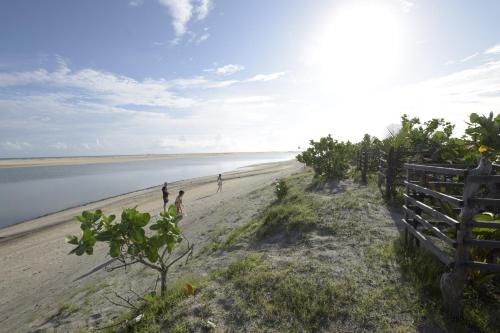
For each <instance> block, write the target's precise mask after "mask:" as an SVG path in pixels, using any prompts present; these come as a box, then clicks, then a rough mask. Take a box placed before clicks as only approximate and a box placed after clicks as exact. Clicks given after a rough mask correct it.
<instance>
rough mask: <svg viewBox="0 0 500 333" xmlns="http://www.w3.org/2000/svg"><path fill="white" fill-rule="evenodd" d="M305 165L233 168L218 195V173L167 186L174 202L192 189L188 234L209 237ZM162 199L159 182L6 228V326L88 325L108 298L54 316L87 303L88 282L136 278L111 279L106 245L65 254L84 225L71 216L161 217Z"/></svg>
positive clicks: (0, 288) (1, 256) (1, 257)
mask: <svg viewBox="0 0 500 333" xmlns="http://www.w3.org/2000/svg"><path fill="white" fill-rule="evenodd" d="M299 168H300V165H299V164H298V163H297V162H294V161H289V162H279V163H268V164H262V165H258V166H254V167H249V168H245V169H240V170H238V171H235V172H231V173H227V174H225V175H224V179H225V180H224V187H223V192H222V193H219V194H215V191H216V190H217V184H216V181H215V180H216V177H215V176H214V177H203V178H197V179H192V180H187V181H182V182H178V183H175V184H172V186H171V187H170V188H169V191H170V193H172V194H171V196H172V198H171V200H172V201H173V200H174V199H175V195H174V194H175V193H177V191H178V190H179V189H181V188H182V189H184V190H185V191H186V194H185V196H184V203H185V207H186V212H187V213H188V216H187V217H185V218H184V219H183V220H182V221H181V227H182V229H183V232H184V233H185V235H186V236H188V237H189V238H190V239H191V240H192V241H193V242H195V243H198V244H202V243H203V242H205V243H206V242H207V238H208V234H209V232H210V231H211V230H214V229H215V228H220V227H224V224H225V223H226V224H227V223H233V224H234V223H235V221H238V220H239V219H243V218H242V217H238V218H236V217H235V214H241V216H243V217H248V216H251V214H253V213H254V211H255V210H256V209H257V208H258V207H257V206H259V205H260V206H262V205H265V204H267V203H268V202H267V201H268V200H270V198H263V199H262V200H261V201H259V202H257V203H252V204H251V205H253V206H251V205H250V204H249V199H248V198H252V197H255V193H257V196H258V193H259V192H256V191H258V190H260V189H263V188H267V187H268V186H269V185H270V184H272V182H273V181H274V180H275V179H276V178H278V177H283V176H286V175H289V174H291V173H293V172H294V171H296V170H298V169H299ZM268 192H269V191H268ZM254 201H255V200H254ZM266 202H267V203H266ZM162 205H163V202H162V197H161V191H160V187H157V188H154V189H148V190H143V191H138V192H134V193H131V194H127V195H123V196H119V197H115V198H111V199H107V200H103V201H100V202H97V203H93V204H89V205H85V206H82V207H78V208H73V209H69V210H66V211H62V212H59V213H55V214H52V215H48V216H45V217H42V218H38V219H35V220H32V221H29V222H25V223H22V224H18V225H14V226H11V227H8V228H5V229H0V281H1V284H0V295H1V297H0V327H1V329H0V331H2V332H26V331H34V330H36V329H37V328H53V327H55V326H56V327H57V326H58V325H62V326H61V328H62V327H65V328H64V329H63V330H62V331H65V330H67V329H68V327H73V328H74V327H75V326H74V325H76V324H78V325H77V326H80V327H81V326H82V325H83V326H85V322H82V321H85V320H87V319H86V318H89V317H93V318H98V317H100V316H101V314H102V313H104V312H106V309H107V308H106V307H108V308H109V304H102V308H97V313H96V310H95V309H96V308H95V306H96V305H95V304H94V306H93V310H92V311H93V313H94V314H93V315H91V313H86V312H84V311H80V313H79V316H80V318H81V320H82V321H80V322H79V323H76V324H75V323H73V322H72V323H70V324H67V323H61V322H59V321H60V320H63V319H64V318H63V319H61V318H58V319H57V320H56V319H54V315H55V313H57V311H58V308H60V307H61V305H62V304H66V302H68V300H70V302H72V303H74V302H80V303H81V304H83V302H84V300H85V299H84V298H85V297H84V296H85V293H84V292H82V290H85V288H86V286H94V287H95V286H96V285H99V283H102V282H106V283H107V284H112V285H113V286H115V285H118V284H120V283H122V284H123V283H130V281H120V280H119V279H120V278H121V279H123V274H122V275H117V274H115V275H114V278H111V277H110V273H107V272H104V270H103V269H99V267H100V265H102V264H103V263H105V262H107V261H108V260H109V257H106V256H105V250H106V247H98V248H96V251H95V253H94V255H92V256H82V257H76V256H73V255H72V256H69V255H67V253H68V252H69V250H70V249H71V246H70V245H68V244H66V243H65V241H64V237H65V236H66V235H68V234H77V233H78V232H79V224H78V223H77V222H75V221H74V220H73V217H74V216H76V215H78V214H79V213H81V211H82V210H85V209H87V210H93V209H98V208H99V209H102V210H103V211H104V212H105V213H107V214H117V215H119V214H120V212H121V209H122V208H123V207H133V206H138V209H139V210H141V211H148V212H150V213H151V214H152V215H156V214H158V213H159V211H160V210H161V209H162ZM243 222H244V221H243ZM243 222H241V223H243ZM79 295H83V296H79ZM81 304H80V306H82V305H81ZM89 311H90V310H89ZM115 311H116V310H115ZM51 316H52V320H51V319H50V317H51ZM68 320H73V321H74V319H68ZM87 324H88V322H87ZM65 325H66V326H65ZM68 325H69V326H68ZM72 325H73V326H72ZM71 330H72V329H71Z"/></svg>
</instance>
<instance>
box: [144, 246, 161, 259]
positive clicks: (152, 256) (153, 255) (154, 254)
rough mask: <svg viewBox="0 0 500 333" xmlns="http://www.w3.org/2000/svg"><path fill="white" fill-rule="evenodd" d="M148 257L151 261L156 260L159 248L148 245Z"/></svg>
mask: <svg viewBox="0 0 500 333" xmlns="http://www.w3.org/2000/svg"><path fill="white" fill-rule="evenodd" d="M145 252H146V257H147V258H148V260H149V261H151V262H153V263H154V262H156V261H157V260H158V248H155V247H152V246H148V247H146V251H145Z"/></svg>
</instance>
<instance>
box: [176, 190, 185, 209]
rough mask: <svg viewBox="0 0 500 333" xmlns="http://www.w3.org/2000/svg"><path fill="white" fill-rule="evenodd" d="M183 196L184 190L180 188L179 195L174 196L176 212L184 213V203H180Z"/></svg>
mask: <svg viewBox="0 0 500 333" xmlns="http://www.w3.org/2000/svg"><path fill="white" fill-rule="evenodd" d="M183 196H184V191H183V190H180V191H179V195H178V196H177V198H175V208H176V209H177V214H180V215H183V214H184V205H183V204H182V197H183Z"/></svg>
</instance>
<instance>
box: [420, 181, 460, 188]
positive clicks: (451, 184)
mask: <svg viewBox="0 0 500 333" xmlns="http://www.w3.org/2000/svg"><path fill="white" fill-rule="evenodd" d="M429 184H432V185H436V186H460V187H463V186H464V185H465V184H464V183H452V182H429Z"/></svg>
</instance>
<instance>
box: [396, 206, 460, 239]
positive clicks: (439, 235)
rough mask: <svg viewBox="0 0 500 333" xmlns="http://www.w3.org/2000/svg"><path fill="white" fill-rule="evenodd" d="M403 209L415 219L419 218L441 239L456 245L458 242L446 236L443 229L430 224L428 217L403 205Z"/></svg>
mask: <svg viewBox="0 0 500 333" xmlns="http://www.w3.org/2000/svg"><path fill="white" fill-rule="evenodd" d="M403 209H404V210H405V211H406V213H407V214H408V215H410V217H412V218H413V219H415V220H417V221H418V222H419V223H420V224H421V225H423V226H424V227H425V228H426V229H427V230H430V231H432V232H433V233H434V235H436V236H437V237H438V238H439V239H441V240H443V241H445V242H446V243H448V244H450V245H451V246H453V247H454V246H456V244H457V242H456V241H454V240H453V239H451V238H449V237H448V236H446V235H445V234H444V233H443V232H441V230H439V229H438V228H436V227H435V226H433V225H432V224H430V223H429V222H428V221H427V220H426V219H424V218H423V217H422V216H419V215H417V214H416V213H415V212H414V211H412V210H411V209H409V208H408V207H406V206H405V205H403Z"/></svg>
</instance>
